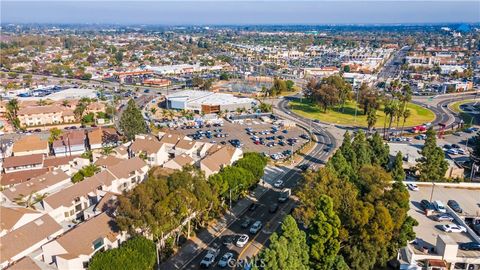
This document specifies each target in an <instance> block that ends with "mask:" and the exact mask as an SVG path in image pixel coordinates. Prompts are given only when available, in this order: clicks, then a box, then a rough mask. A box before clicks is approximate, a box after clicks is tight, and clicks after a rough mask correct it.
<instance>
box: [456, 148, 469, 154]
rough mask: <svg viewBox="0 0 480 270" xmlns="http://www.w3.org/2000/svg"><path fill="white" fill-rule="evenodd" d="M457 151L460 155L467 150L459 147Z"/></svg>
mask: <svg viewBox="0 0 480 270" xmlns="http://www.w3.org/2000/svg"><path fill="white" fill-rule="evenodd" d="M457 153H458V154H460V155H465V154H466V153H467V152H466V151H465V150H464V149H462V148H459V149H457Z"/></svg>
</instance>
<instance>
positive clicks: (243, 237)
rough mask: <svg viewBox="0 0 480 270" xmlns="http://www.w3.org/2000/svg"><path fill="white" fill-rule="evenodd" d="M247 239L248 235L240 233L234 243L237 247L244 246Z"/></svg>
mask: <svg viewBox="0 0 480 270" xmlns="http://www.w3.org/2000/svg"><path fill="white" fill-rule="evenodd" d="M248 239H249V237H248V235H246V234H242V235H240V237H238V239H237V242H236V243H235V245H236V246H237V247H244V246H245V245H246V244H247V242H248Z"/></svg>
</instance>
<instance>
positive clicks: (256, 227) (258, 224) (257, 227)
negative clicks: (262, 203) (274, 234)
mask: <svg viewBox="0 0 480 270" xmlns="http://www.w3.org/2000/svg"><path fill="white" fill-rule="evenodd" d="M261 228H262V222H261V221H260V220H257V221H255V223H253V225H252V226H251V227H250V230H249V231H250V233H251V234H256V233H258V231H259V230H260V229H261Z"/></svg>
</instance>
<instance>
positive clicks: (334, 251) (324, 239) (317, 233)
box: [309, 195, 340, 270]
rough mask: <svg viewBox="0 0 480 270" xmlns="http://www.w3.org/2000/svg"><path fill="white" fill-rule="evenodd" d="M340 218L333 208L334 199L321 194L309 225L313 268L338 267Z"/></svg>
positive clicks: (328, 268) (320, 269)
mask: <svg viewBox="0 0 480 270" xmlns="http://www.w3.org/2000/svg"><path fill="white" fill-rule="evenodd" d="M339 231H340V218H339V217H338V216H337V214H336V213H335V211H334V210H333V200H332V198H330V197H328V196H327V195H320V199H319V203H318V206H317V214H316V215H315V217H314V218H313V220H312V223H311V226H310V227H309V244H310V262H311V265H312V268H313V269H318V270H330V269H336V267H335V265H336V261H337V256H338V252H339V251H340V239H339Z"/></svg>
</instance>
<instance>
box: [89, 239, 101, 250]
mask: <svg viewBox="0 0 480 270" xmlns="http://www.w3.org/2000/svg"><path fill="white" fill-rule="evenodd" d="M92 245H93V249H94V250H97V249H99V248H101V247H103V238H98V239H97V240H95V241H93V242H92Z"/></svg>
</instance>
